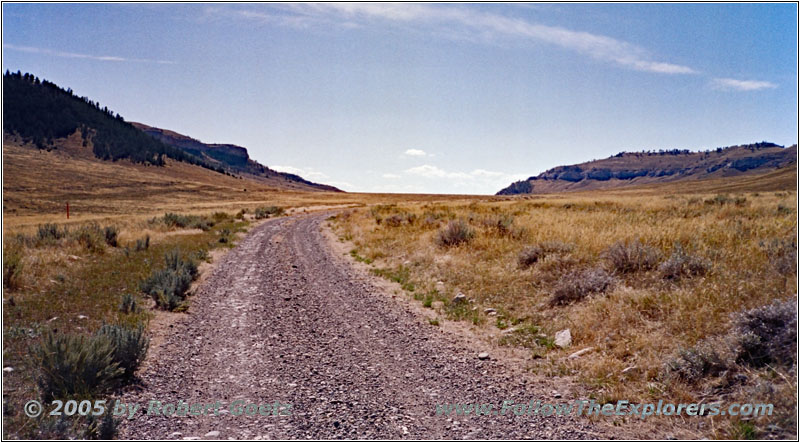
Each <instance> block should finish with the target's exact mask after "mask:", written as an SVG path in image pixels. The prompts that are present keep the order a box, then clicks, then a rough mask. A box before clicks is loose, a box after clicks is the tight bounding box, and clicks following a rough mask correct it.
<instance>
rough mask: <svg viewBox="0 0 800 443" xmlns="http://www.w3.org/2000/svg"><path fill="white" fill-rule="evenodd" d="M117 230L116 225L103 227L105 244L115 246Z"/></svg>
mask: <svg viewBox="0 0 800 443" xmlns="http://www.w3.org/2000/svg"><path fill="white" fill-rule="evenodd" d="M118 234H119V232H118V231H117V227H116V226H106V227H105V228H103V235H104V236H105V239H106V244H107V245H108V246H111V247H112V248H116V247H117V235H118Z"/></svg>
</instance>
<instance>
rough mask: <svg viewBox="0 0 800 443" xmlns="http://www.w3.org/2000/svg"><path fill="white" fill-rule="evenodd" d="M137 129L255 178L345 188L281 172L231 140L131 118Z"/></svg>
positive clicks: (206, 160)
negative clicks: (223, 141) (205, 137)
mask: <svg viewBox="0 0 800 443" xmlns="http://www.w3.org/2000/svg"><path fill="white" fill-rule="evenodd" d="M131 124H132V125H133V126H134V127H136V128H137V129H139V130H141V131H142V132H144V133H145V134H148V135H150V136H151V137H153V138H155V139H156V140H158V141H160V142H162V143H165V144H167V145H169V146H172V147H175V148H178V149H181V150H182V151H184V152H186V153H188V154H190V155H192V156H195V157H197V158H200V159H202V160H203V161H204V162H206V163H208V164H210V165H212V166H213V167H215V168H222V169H224V170H226V171H231V172H234V173H238V174H245V175H249V176H250V177H251V178H254V179H264V178H266V179H276V180H285V181H287V182H297V183H300V184H303V185H307V186H308V187H311V188H313V189H316V190H320V191H330V192H341V190H339V189H337V188H335V187H333V186H328V185H323V184H319V183H314V182H311V181H308V180H306V179H304V178H302V177H300V176H298V175H295V174H289V173H286V172H278V171H275V170H274V169H270V168H269V167H267V166H264V165H262V164H260V163H258V162H257V161H255V160H253V159H251V158H250V156H249V155H248V153H247V149H246V148H243V147H241V146H236V145H231V144H218V143H211V144H210V143H203V142H201V141H199V140H196V139H194V138H192V137H189V136H187V135H183V134H179V133H177V132H175V131H170V130H168V129H161V128H156V127H153V126H149V125H146V124H144V123H137V122H131Z"/></svg>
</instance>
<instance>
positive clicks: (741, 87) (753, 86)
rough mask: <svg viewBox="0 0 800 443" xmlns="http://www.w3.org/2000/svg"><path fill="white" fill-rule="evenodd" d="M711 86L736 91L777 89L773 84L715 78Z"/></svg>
mask: <svg viewBox="0 0 800 443" xmlns="http://www.w3.org/2000/svg"><path fill="white" fill-rule="evenodd" d="M713 86H714V87H715V88H717V89H725V90H736V91H758V90H760V89H774V88H777V87H778V85H776V84H775V83H770V82H764V81H758V80H736V79H733V78H715V79H714V83H713Z"/></svg>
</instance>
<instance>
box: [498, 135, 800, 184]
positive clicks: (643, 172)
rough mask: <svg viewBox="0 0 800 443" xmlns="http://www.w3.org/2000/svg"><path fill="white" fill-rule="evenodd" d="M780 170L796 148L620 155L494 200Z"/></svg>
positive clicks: (553, 173)
mask: <svg viewBox="0 0 800 443" xmlns="http://www.w3.org/2000/svg"><path fill="white" fill-rule="evenodd" d="M785 167H792V168H793V169H796V168H797V146H796V145H794V146H791V147H789V148H784V147H782V146H779V145H776V144H774V143H768V142H761V143H755V144H749V145H740V146H731V147H727V148H717V149H715V150H711V151H702V152H692V151H688V150H669V151H656V152H653V151H649V152H621V153H619V154H617V155H615V156H612V157H609V158H606V159H603V160H593V161H590V162H585V163H580V164H577V165H569V166H558V167H556V168H553V169H549V170H547V171H545V172H543V173H541V174H539V175H538V176H535V177H530V178H528V179H527V180H522V181H518V182H515V183H512V184H511V185H510V186H508V187H506V188H505V189H502V190H500V192H498V193H497V195H515V194H547V193H555V192H568V191H580V190H594V189H609V188H620V187H626V186H631V185H650V184H658V183H671V182H678V181H684V180H705V179H715V178H727V177H737V176H743V175H757V174H763V173H768V172H773V171H775V170H777V169H781V168H785Z"/></svg>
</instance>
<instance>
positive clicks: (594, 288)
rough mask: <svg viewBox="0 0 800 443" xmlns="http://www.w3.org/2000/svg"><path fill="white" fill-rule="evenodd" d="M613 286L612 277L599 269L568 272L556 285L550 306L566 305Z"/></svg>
mask: <svg viewBox="0 0 800 443" xmlns="http://www.w3.org/2000/svg"><path fill="white" fill-rule="evenodd" d="M613 285H614V277H613V276H612V275H611V274H609V273H608V272H607V271H606V270H605V269H603V268H600V267H594V268H588V269H583V270H576V271H572V272H569V273H568V274H566V275H564V276H562V277H561V278H560V279H559V280H558V283H556V288H555V291H554V292H553V297H552V298H551V299H550V304H551V305H553V306H556V305H567V304H570V303H572V302H575V301H579V300H582V299H584V298H585V297H586V296H588V295H590V294H598V293H602V292H606V291H607V290H608V289H609V288H611V287H612V286H613Z"/></svg>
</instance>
